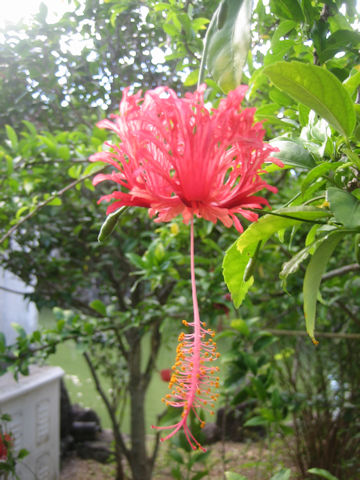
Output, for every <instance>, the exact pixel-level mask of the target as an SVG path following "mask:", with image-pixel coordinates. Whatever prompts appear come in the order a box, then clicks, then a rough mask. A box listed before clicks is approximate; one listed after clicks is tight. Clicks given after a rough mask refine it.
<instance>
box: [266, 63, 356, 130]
mask: <svg viewBox="0 0 360 480" xmlns="http://www.w3.org/2000/svg"><path fill="white" fill-rule="evenodd" d="M264 73H265V75H267V76H268V77H269V78H270V80H271V81H272V82H273V83H274V85H275V86H276V87H278V88H280V89H281V90H283V91H284V92H286V93H287V94H288V95H290V96H291V97H292V98H294V99H295V100H297V101H298V102H300V103H303V104H304V105H306V106H307V107H309V108H311V109H313V110H315V112H316V113H317V114H319V115H320V116H321V117H323V118H324V119H325V120H327V122H329V124H330V125H332V126H333V127H334V128H335V129H336V130H338V131H339V132H340V133H341V134H342V135H344V136H346V137H349V136H350V135H351V134H352V132H353V131H354V128H355V123H356V116H355V109H354V105H353V102H352V100H351V97H350V95H349V93H348V92H347V90H346V89H345V88H344V87H343V85H342V84H341V82H340V81H339V80H338V79H337V77H335V75H334V74H332V73H331V72H329V71H328V70H325V69H324V68H321V67H318V66H316V65H310V64H305V63H301V62H297V61H293V62H284V61H281V62H277V63H275V64H273V65H269V66H267V67H265V69H264Z"/></svg>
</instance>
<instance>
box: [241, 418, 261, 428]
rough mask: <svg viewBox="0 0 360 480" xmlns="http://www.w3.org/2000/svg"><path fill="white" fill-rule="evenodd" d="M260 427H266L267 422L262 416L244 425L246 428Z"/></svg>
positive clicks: (251, 419)
mask: <svg viewBox="0 0 360 480" xmlns="http://www.w3.org/2000/svg"><path fill="white" fill-rule="evenodd" d="M259 425H266V420H265V419H264V418H263V417H260V416H256V417H252V418H250V420H248V421H246V422H245V423H244V427H258V426H259Z"/></svg>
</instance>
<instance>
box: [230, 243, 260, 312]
mask: <svg viewBox="0 0 360 480" xmlns="http://www.w3.org/2000/svg"><path fill="white" fill-rule="evenodd" d="M255 249H256V244H253V246H251V247H250V248H249V249H247V250H245V249H244V251H243V252H242V253H240V252H239V250H238V248H237V242H235V243H233V244H232V245H231V247H230V248H229V249H228V250H227V252H226V253H225V257H224V260H223V275H224V280H225V282H226V285H227V287H228V289H229V291H230V293H231V297H232V300H233V302H234V305H235V307H236V308H239V306H240V305H241V303H242V301H243V300H244V298H245V295H246V294H247V292H248V290H249V288H250V287H251V286H252V284H253V283H254V277H250V278H249V279H248V280H244V273H245V269H246V266H247V264H248V261H249V259H250V258H251V257H252V256H253V254H254V253H255Z"/></svg>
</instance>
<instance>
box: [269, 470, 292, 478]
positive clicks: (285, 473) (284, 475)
mask: <svg viewBox="0 0 360 480" xmlns="http://www.w3.org/2000/svg"><path fill="white" fill-rule="evenodd" d="M290 475H291V470H290V468H282V469H281V470H280V471H279V472H277V473H275V475H273V476H272V477H271V479H270V480H290Z"/></svg>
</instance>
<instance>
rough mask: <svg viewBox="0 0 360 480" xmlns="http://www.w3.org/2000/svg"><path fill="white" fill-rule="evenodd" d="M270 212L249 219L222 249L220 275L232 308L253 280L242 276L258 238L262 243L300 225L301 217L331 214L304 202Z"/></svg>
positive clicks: (317, 216)
mask: <svg viewBox="0 0 360 480" xmlns="http://www.w3.org/2000/svg"><path fill="white" fill-rule="evenodd" d="M273 214H275V215H264V216H263V217H261V218H260V219H259V220H258V221H257V222H254V223H252V224H251V225H250V226H249V228H248V229H247V230H246V231H245V232H243V233H242V234H241V236H240V238H239V239H238V240H237V241H236V242H235V243H234V244H233V245H232V246H231V247H230V248H229V249H228V250H227V252H226V253H225V257H224V260H223V275H224V279H225V282H226V285H227V287H228V289H229V291H230V293H231V296H232V300H233V302H234V305H235V308H238V307H239V306H240V305H241V303H242V301H243V300H244V298H245V295H246V294H247V292H248V290H249V288H250V287H251V286H252V285H253V283H254V278H253V277H252V276H251V277H250V278H249V279H248V280H245V278H244V274H245V271H246V268H247V265H248V262H249V260H250V258H252V257H253V256H254V254H255V252H256V246H257V244H258V243H259V242H260V241H262V242H264V243H265V242H266V241H267V240H268V239H269V238H270V237H271V235H273V234H274V233H275V232H278V231H281V230H284V229H285V228H288V227H292V226H293V225H299V224H301V223H302V222H303V221H308V220H314V221H315V220H317V219H319V218H323V217H328V216H330V213H329V212H328V211H326V210H323V209H321V208H315V207H307V206H305V207H304V206H301V207H287V208H282V209H279V210H276V211H274V212H273ZM278 215H279V216H278Z"/></svg>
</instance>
